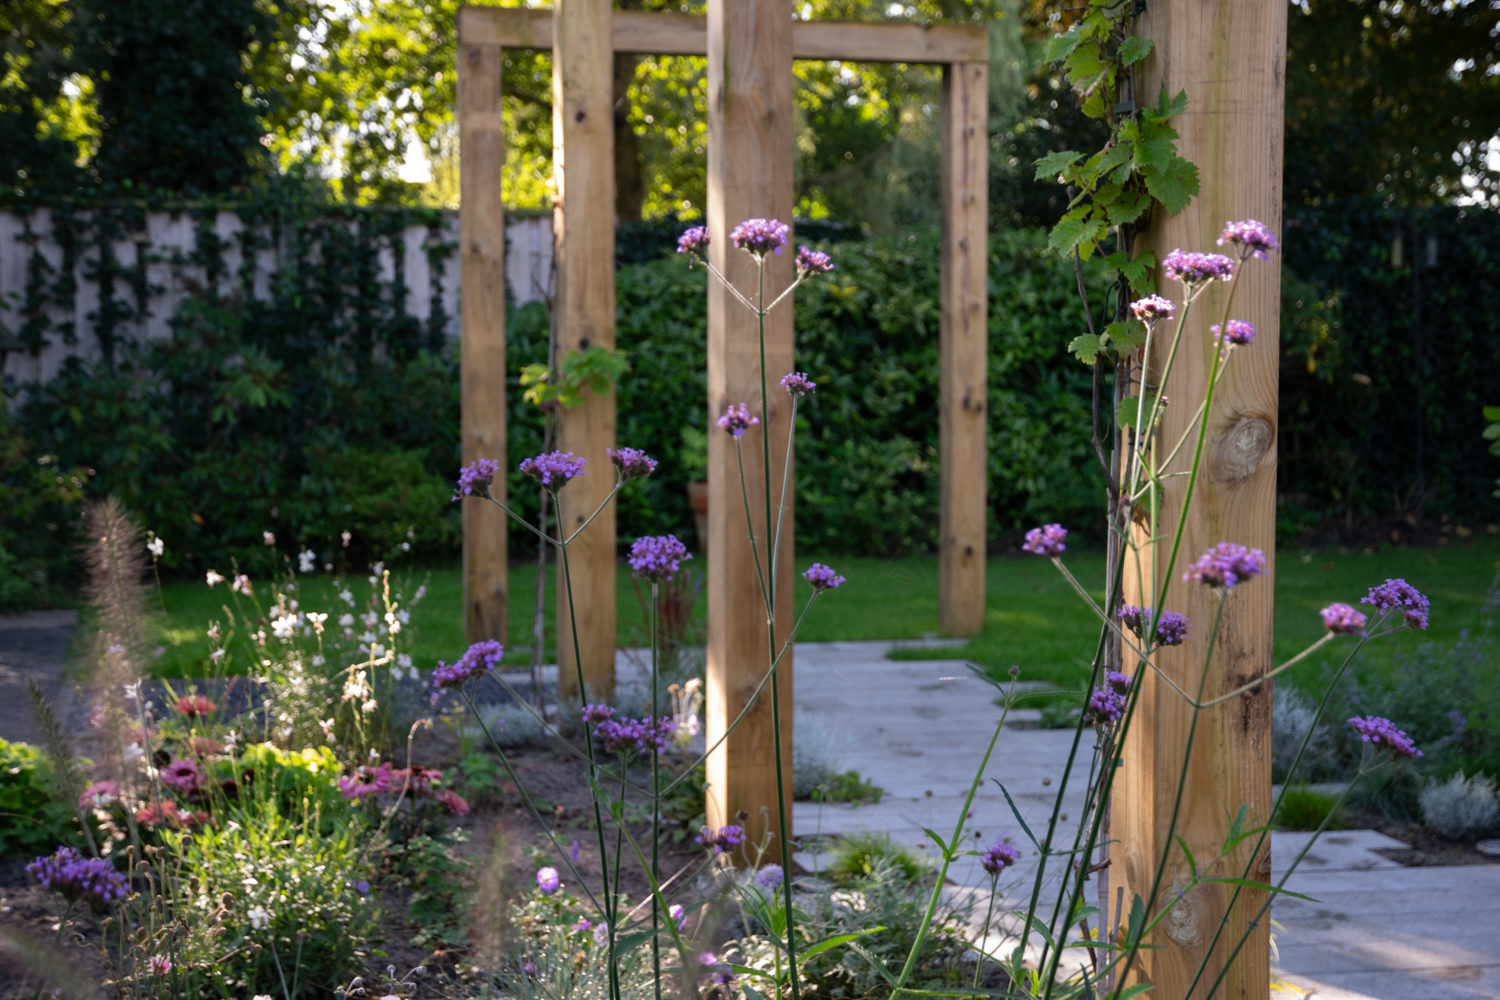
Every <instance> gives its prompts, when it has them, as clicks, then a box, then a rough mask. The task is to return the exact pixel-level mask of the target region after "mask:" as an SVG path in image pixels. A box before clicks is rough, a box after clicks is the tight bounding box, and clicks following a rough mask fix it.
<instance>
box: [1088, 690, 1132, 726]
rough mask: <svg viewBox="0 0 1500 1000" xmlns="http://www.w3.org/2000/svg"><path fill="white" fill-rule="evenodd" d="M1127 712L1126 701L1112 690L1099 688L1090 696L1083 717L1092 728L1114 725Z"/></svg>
mask: <svg viewBox="0 0 1500 1000" xmlns="http://www.w3.org/2000/svg"><path fill="white" fill-rule="evenodd" d="M1124 711H1125V699H1124V698H1123V697H1121V696H1120V694H1119V693H1118V692H1116V691H1114V690H1112V689H1110V688H1107V687H1103V688H1098V689H1096V690H1095V691H1094V693H1093V694H1091V695H1089V702H1088V704H1087V705H1085V706H1084V709H1083V717H1084V718H1085V719H1086V720H1087V721H1088V723H1089V725H1091V726H1109V725H1113V724H1114V723H1115V721H1116V720H1117V719H1119V718H1120V716H1121V715H1122V714H1123V713H1124Z"/></svg>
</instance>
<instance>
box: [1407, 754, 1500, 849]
mask: <svg viewBox="0 0 1500 1000" xmlns="http://www.w3.org/2000/svg"><path fill="white" fill-rule="evenodd" d="M1421 803H1422V822H1423V824H1424V825H1426V827H1427V829H1429V830H1431V831H1432V832H1433V833H1436V834H1440V835H1442V836H1444V837H1451V838H1453V839H1454V840H1465V839H1467V838H1469V837H1477V836H1479V835H1481V834H1484V833H1488V832H1489V831H1490V830H1492V829H1494V828H1495V826H1496V825H1497V824H1500V801H1496V799H1495V779H1494V778H1490V777H1486V776H1485V775H1483V774H1476V775H1474V776H1473V777H1472V778H1465V777H1464V773H1463V772H1462V771H1459V772H1458V773H1457V774H1455V775H1453V777H1451V778H1449V779H1448V780H1447V781H1443V782H1437V781H1434V782H1430V783H1429V784H1428V785H1427V787H1426V788H1424V789H1422V796H1421Z"/></svg>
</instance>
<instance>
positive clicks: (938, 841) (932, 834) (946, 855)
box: [922, 826, 953, 861]
mask: <svg viewBox="0 0 1500 1000" xmlns="http://www.w3.org/2000/svg"><path fill="white" fill-rule="evenodd" d="M922 832H923V833H925V834H927V836H929V837H931V838H932V842H933V843H934V844H936V845H937V846H938V850H939V851H941V852H942V855H943V860H944V861H952V860H953V858H952V856H951V855H950V854H949V853H948V845H947V844H945V843H944V842H943V838H942V837H939V836H938V835H937V834H936V833H935V832H934V831H932V830H931V829H929V828H927V827H925V826H924V827H922Z"/></svg>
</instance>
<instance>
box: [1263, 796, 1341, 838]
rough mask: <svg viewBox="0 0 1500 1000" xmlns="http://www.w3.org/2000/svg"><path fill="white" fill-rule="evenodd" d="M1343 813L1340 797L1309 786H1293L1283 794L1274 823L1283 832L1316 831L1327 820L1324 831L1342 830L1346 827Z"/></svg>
mask: <svg viewBox="0 0 1500 1000" xmlns="http://www.w3.org/2000/svg"><path fill="white" fill-rule="evenodd" d="M1343 813H1344V811H1343V809H1342V808H1340V807H1339V800H1338V796H1335V795H1329V794H1328V793H1327V792H1319V791H1315V790H1313V789H1312V788H1309V787H1308V786H1307V785H1293V786H1292V787H1290V788H1288V789H1287V790H1286V791H1285V792H1284V793H1283V795H1282V798H1281V808H1279V809H1277V810H1276V815H1275V817H1274V818H1273V820H1272V822H1273V823H1275V825H1276V826H1279V827H1281V828H1282V829H1283V830H1316V829H1318V828H1319V827H1320V826H1322V823H1323V821H1324V820H1325V819H1327V820H1328V825H1327V826H1326V827H1323V828H1324V829H1326V830H1342V829H1345V826H1346V824H1345V822H1344V815H1343ZM1330 817H1332V818H1330Z"/></svg>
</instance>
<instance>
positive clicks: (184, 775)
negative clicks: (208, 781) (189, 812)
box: [160, 757, 204, 795]
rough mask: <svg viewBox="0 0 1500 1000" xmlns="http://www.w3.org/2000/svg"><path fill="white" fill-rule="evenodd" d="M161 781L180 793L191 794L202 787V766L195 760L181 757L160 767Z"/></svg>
mask: <svg viewBox="0 0 1500 1000" xmlns="http://www.w3.org/2000/svg"><path fill="white" fill-rule="evenodd" d="M160 773H161V783H162V784H163V785H166V786H167V787H168V788H170V789H172V790H173V791H174V792H178V793H180V794H182V795H192V794H194V793H195V792H197V791H198V790H199V789H200V788H202V787H203V782H204V775H203V768H201V767H199V766H198V762H197V761H195V760H183V759H182V758H181V757H179V758H177V759H175V760H173V761H172V763H170V764H168V765H167V766H166V767H164V768H162V769H161V772H160Z"/></svg>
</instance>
